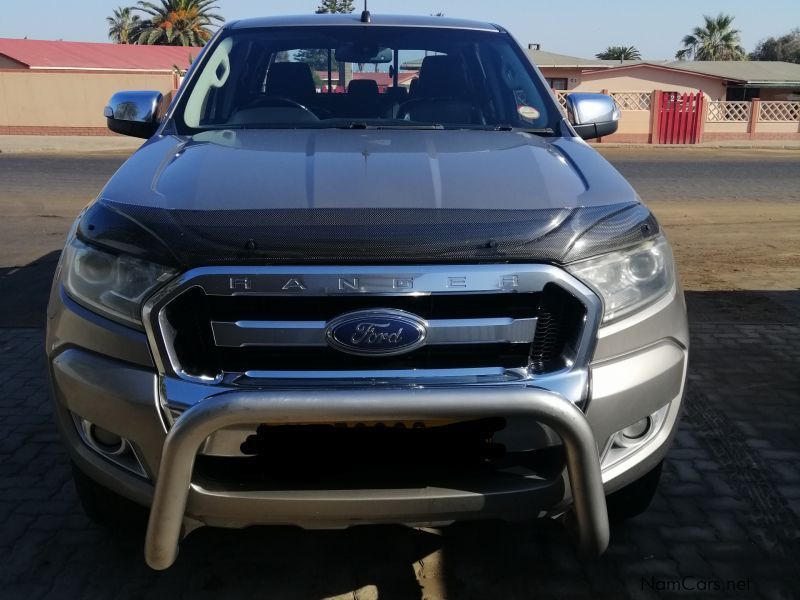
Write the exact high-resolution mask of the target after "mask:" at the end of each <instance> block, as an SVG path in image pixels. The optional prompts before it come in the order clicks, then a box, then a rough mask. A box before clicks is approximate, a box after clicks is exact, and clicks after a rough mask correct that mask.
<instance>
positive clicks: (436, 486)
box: [46, 11, 689, 569]
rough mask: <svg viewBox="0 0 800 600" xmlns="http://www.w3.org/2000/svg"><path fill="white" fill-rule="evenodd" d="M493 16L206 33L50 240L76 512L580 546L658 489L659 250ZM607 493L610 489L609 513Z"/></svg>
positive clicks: (251, 23) (604, 122)
mask: <svg viewBox="0 0 800 600" xmlns="http://www.w3.org/2000/svg"><path fill="white" fill-rule="evenodd" d="M565 104H566V106H565V107H562V106H561V105H559V103H558V101H557V100H556V99H555V97H554V96H553V94H552V92H551V90H550V89H549V87H548V86H547V83H546V81H545V80H544V79H543V78H542V76H541V74H540V73H539V71H538V70H537V68H536V66H535V65H534V64H532V62H531V61H530V59H529V57H528V56H527V55H526V53H525V51H524V50H523V49H522V48H521V47H520V45H519V44H518V43H517V42H515V41H514V39H513V38H512V37H511V35H509V33H508V32H507V31H506V30H505V29H504V28H502V27H500V26H497V25H493V24H490V23H476V22H469V21H461V20H455V19H447V18H427V17H426V18H413V17H390V16H378V15H371V14H369V13H367V12H366V11H365V13H364V14H362V15H358V14H356V15H328V16H322V15H318V16H317V15H315V16H307V17H280V18H265V19H252V20H245V21H238V22H232V23H228V24H226V25H225V26H224V27H223V28H221V30H220V31H219V32H218V33H217V34H216V35H215V37H214V38H213V40H211V41H210V43H209V44H208V45H207V46H206V47H205V49H204V50H203V52H202V53H201V55H200V56H199V57H198V58H197V59H196V60H195V61H194V64H193V66H192V68H191V70H190V71H189V73H188V74H187V76H186V78H185V81H184V82H183V84H182V86H181V88H180V90H179V91H178V92H177V93H176V94H175V97H174V98H173V99H172V101H171V102H170V103H169V104H168V105H166V103H165V102H164V100H163V98H162V96H161V94H160V93H158V92H149V91H131V92H120V93H118V94H116V95H115V96H114V97H113V98H112V99H111V101H110V103H109V106H108V107H107V108H106V111H105V116H106V117H107V118H108V125H109V127H110V128H111V129H112V130H113V131H115V132H118V133H123V134H126V135H131V136H135V137H140V138H144V139H146V140H147V141H146V142H145V143H144V145H143V146H142V147H141V148H140V149H139V150H138V151H137V152H136V153H135V154H134V155H133V156H132V157H131V158H130V159H129V160H127V162H126V163H125V164H124V165H123V166H122V167H121V169H120V170H119V171H118V172H117V173H116V174H115V175H114V176H113V177H112V179H111V180H110V181H109V182H108V184H107V185H106V186H105V188H104V189H103V190H102V192H101V193H100V194H99V196H98V197H97V199H96V200H94V201H93V202H92V203H91V204H89V205H88V206H87V207H86V208H85V210H84V211H83V212H82V214H80V216H79V217H78V219H77V220H76V222H75V224H74V226H73V228H72V230H71V232H70V233H69V237H68V240H67V242H66V247H65V249H64V252H63V254H62V258H61V260H60V263H59V266H58V269H57V272H56V276H55V281H54V284H53V288H52V294H51V298H50V303H49V308H48V323H47V336H46V351H47V356H48V365H49V373H50V378H51V381H52V389H53V397H54V405H55V412H56V415H57V420H58V423H59V425H60V430H61V432H62V434H63V437H64V440H65V441H66V444H67V446H68V448H69V451H70V454H71V458H72V461H73V465H74V477H75V482H76V486H77V489H78V493H79V496H80V499H81V501H82V503H83V506H84V508H85V509H86V511H87V513H88V514H89V515H90V516H91V517H93V518H94V519H96V520H98V521H100V522H105V523H110V524H112V525H114V524H119V523H120V522H123V521H126V520H127V519H130V518H132V515H133V514H134V513H136V511H137V508H138V510H140V511H145V510H149V516H147V517H146V518H148V519H149V521H148V523H147V528H146V538H145V558H146V560H147V563H148V564H149V565H150V566H151V567H152V568H154V569H166V568H168V567H169V566H170V565H172V564H173V562H174V561H175V559H176V555H177V550H178V544H179V542H180V540H181V539H182V538H183V537H184V536H186V535H187V534H188V533H190V532H191V531H192V530H194V529H196V528H197V527H200V526H213V527H234V528H241V527H247V526H252V525H275V524H282V525H287V524H290V525H296V526H300V527H305V528H344V527H349V526H354V525H360V524H377V523H400V524H408V525H412V526H422V525H425V526H444V525H447V524H449V523H452V522H454V521H459V520H469V519H490V518H491V519H509V520H525V519H536V518H553V519H562V520H563V521H564V522H565V524H566V525H567V531H568V532H569V533H570V534H571V535H574V536H575V538H576V541H577V544H578V545H579V547H580V548H581V550H582V551H583V552H585V553H587V554H594V555H597V554H599V553H601V552H603V551H604V550H605V548H606V547H607V545H608V540H609V515H610V516H611V517H612V521H613V519H615V518H624V517H629V516H632V515H635V514H637V513H639V512H641V511H642V510H644V509H645V508H646V507H647V505H648V503H649V502H650V500H651V499H652V497H653V495H654V493H655V490H656V484H657V482H658V479H659V474H660V470H661V464H662V461H663V458H664V455H665V453H666V451H667V448H668V446H669V444H670V440H671V439H672V437H673V434H674V432H675V428H676V424H677V422H678V420H679V416H680V412H681V400H682V395H683V389H684V382H685V377H686V366H687V356H688V342H689V339H688V331H687V320H686V310H685V304H684V300H683V293H682V291H681V288H680V285H679V283H678V281H677V277H676V269H675V264H674V262H673V257H672V253H671V250H670V246H669V244H668V242H667V240H666V239H665V237H664V234H663V232H662V230H661V228H660V226H659V223H658V222H657V220H656V219H655V218H654V216H653V215H652V213H651V212H650V211H649V210H648V209H647V207H646V206H644V205H643V204H642V202H641V201H640V199H639V197H638V196H637V194H636V193H635V192H634V190H633V189H632V188H631V186H630V185H629V184H628V183H627V182H626V181H625V179H624V178H623V177H622V176H621V175H620V174H619V173H618V172H617V171H616V170H615V169H614V168H613V167H612V166H610V165H609V164H608V163H607V162H606V161H605V160H604V159H603V158H602V157H601V156H600V155H599V154H598V153H597V152H595V150H594V149H592V148H591V147H590V146H589V145H588V144H587V143H586V142H585V141H584V140H586V139H592V138H597V137H600V136H605V135H611V134H612V133H614V131H616V129H617V126H618V120H619V116H620V113H619V110H618V108H617V106H616V105H615V104H614V102H613V100H612V99H611V98H610V97H608V96H605V95H600V94H582V93H573V94H570V95H569V96H568V97H567V98H566V103H565ZM607 497H608V498H607Z"/></svg>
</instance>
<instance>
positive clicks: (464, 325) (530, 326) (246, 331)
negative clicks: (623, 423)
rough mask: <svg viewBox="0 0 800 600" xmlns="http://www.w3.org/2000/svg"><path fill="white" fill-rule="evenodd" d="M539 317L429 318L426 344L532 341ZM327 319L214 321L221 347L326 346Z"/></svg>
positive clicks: (215, 340)
mask: <svg viewBox="0 0 800 600" xmlns="http://www.w3.org/2000/svg"><path fill="white" fill-rule="evenodd" d="M536 321H537V319H536V318H535V317H534V318H530V319H511V318H484V319H440V320H431V321H428V322H427V329H428V335H427V337H426V340H425V345H428V346H443V345H461V344H529V343H531V341H532V340H533V337H534V334H535V333H536ZM327 326H328V324H327V323H326V322H325V321H237V322H224V321H212V322H211V330H212V332H213V334H214V342H215V344H216V345H217V346H219V347H222V348H247V347H279V346H283V347H318V346H326V345H327V342H326V341H325V330H326V328H327Z"/></svg>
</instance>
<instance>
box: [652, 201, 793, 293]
mask: <svg viewBox="0 0 800 600" xmlns="http://www.w3.org/2000/svg"><path fill="white" fill-rule="evenodd" d="M648 204H649V206H650V207H651V208H652V209H653V211H654V212H655V213H656V216H657V217H658V219H659V220H660V222H661V224H662V225H663V226H664V229H665V230H666V232H667V235H668V237H669V239H670V241H671V242H672V245H673V248H674V251H675V257H676V259H677V262H678V269H679V271H680V275H681V281H682V282H683V285H684V287H685V288H686V289H687V290H703V291H709V290H794V289H798V288H800V203H798V202H779V201H761V202H742V201H738V202H737V201H720V202H714V203H704V204H698V203H697V202H692V201H688V200H673V201H653V202H649V203H648Z"/></svg>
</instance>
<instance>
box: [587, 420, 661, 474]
mask: <svg viewBox="0 0 800 600" xmlns="http://www.w3.org/2000/svg"><path fill="white" fill-rule="evenodd" d="M669 407H670V405H669V404H667V405H665V406H663V407H661V408H660V409H659V410H657V411H656V412H654V413H653V414H652V415H649V416H647V417H644V418H643V419H639V420H638V421H636V423H633V424H632V425H628V426H627V427H625V428H624V429H620V430H619V431H618V432H616V433H615V434H614V435H612V436H611V439H610V440H609V443H608V445H607V446H606V448H605V451H604V452H603V453H602V460H601V465H602V468H603V469H608V468H609V467H611V466H613V465H615V464H617V463H618V462H620V461H621V460H624V459H625V458H627V457H628V456H630V455H631V454H633V453H635V452H637V451H638V450H639V449H640V448H642V447H644V446H646V445H647V444H648V443H649V442H650V441H651V440H653V439H654V438H655V437H656V436H657V435H658V432H659V431H660V430H661V428H662V427H663V426H664V422H665V421H666V419H667V414H668V412H669Z"/></svg>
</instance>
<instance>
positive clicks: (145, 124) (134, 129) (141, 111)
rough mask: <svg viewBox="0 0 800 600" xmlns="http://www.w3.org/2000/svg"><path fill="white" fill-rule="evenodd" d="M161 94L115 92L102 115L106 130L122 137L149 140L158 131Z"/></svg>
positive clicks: (151, 92) (152, 92)
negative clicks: (103, 115) (106, 126)
mask: <svg viewBox="0 0 800 600" xmlns="http://www.w3.org/2000/svg"><path fill="white" fill-rule="evenodd" d="M163 98H164V97H163V96H162V94H161V92H155V91H147V92H142V91H135V92H117V93H116V94H114V95H113V96H111V100H109V101H108V106H106V108H105V111H104V114H105V116H106V119H107V121H108V128H109V129H110V130H111V131H113V132H115V133H121V134H122V135H129V136H131V137H138V138H144V139H149V138H151V137H153V134H155V132H156V131H157V130H158V126H159V119H160V116H161V115H160V114H159V108H160V106H161V102H162V100H163Z"/></svg>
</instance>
